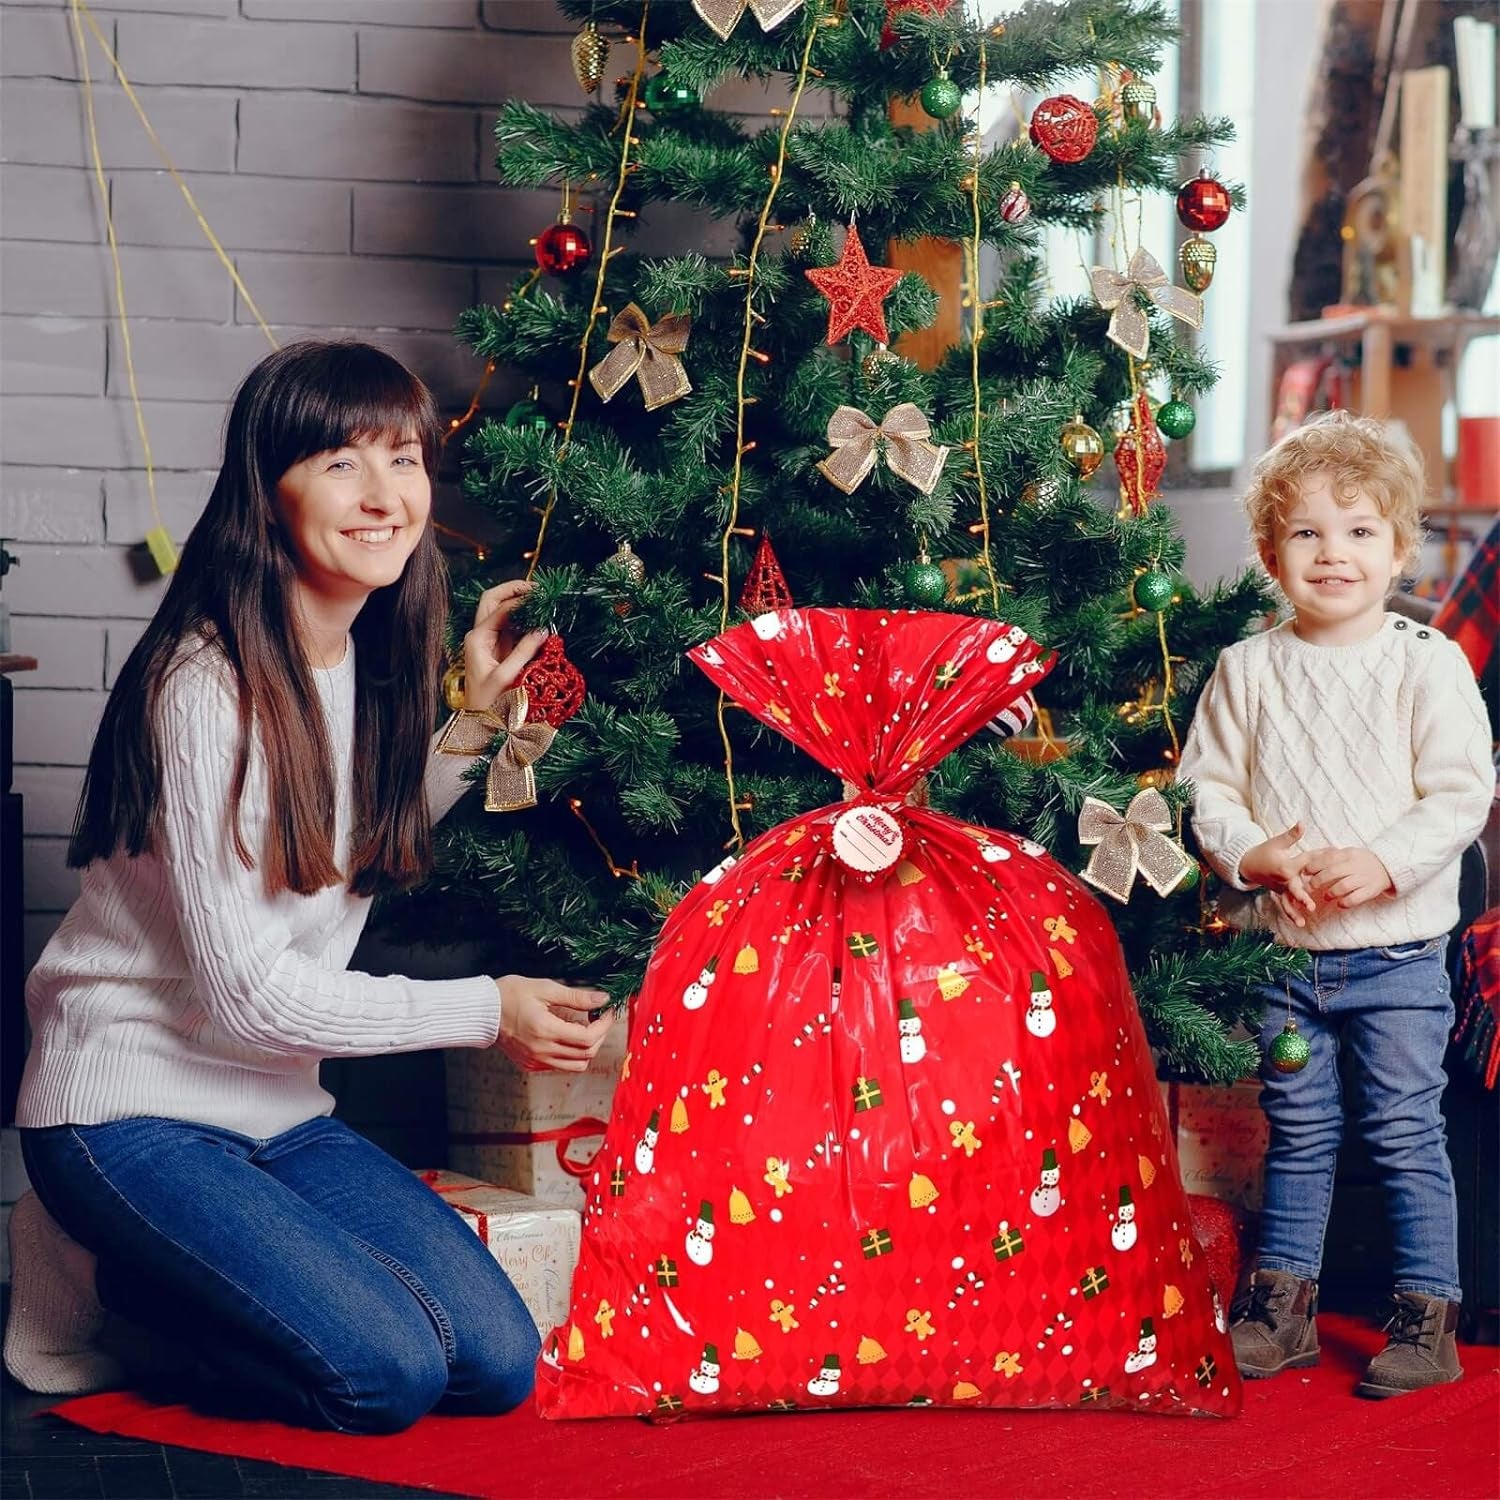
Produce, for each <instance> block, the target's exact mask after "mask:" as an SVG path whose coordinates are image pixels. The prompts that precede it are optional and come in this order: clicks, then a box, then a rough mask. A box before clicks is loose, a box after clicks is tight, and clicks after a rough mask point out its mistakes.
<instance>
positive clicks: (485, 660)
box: [464, 578, 547, 709]
mask: <svg viewBox="0 0 1500 1500" xmlns="http://www.w3.org/2000/svg"><path fill="white" fill-rule="evenodd" d="M530 592H531V585H530V584H529V583H527V582H525V581H524V580H523V579H519V578H517V579H513V580H512V581H511V582H510V583H499V584H496V585H495V587H494V588H492V589H486V590H485V591H484V593H482V594H481V595H480V596H479V604H478V607H477V608H476V609H475V611H474V628H473V629H472V630H470V631H469V633H468V634H467V635H466V636H465V637H464V706H465V707H466V708H474V709H484V708H493V707H494V706H495V704H496V703H497V702H498V701H499V699H500V695H501V694H502V693H503V692H505V690H506V689H507V688H513V687H514V686H515V685H516V683H517V682H519V681H520V678H521V673H522V672H524V671H525V670H526V664H527V663H528V662H529V661H530V660H531V658H532V657H533V656H535V655H536V654H537V652H538V651H540V650H541V649H542V644H543V642H544V641H545V640H546V639H547V632H546V631H545V630H533V631H531V632H529V633H528V634H526V635H523V636H520V637H519V638H518V637H517V636H516V634H515V631H514V630H512V629H511V627H510V617H511V616H512V615H513V614H515V612H516V611H517V610H518V609H519V608H520V607H521V605H522V604H523V603H525V601H526V596H527V594H529V593H530Z"/></svg>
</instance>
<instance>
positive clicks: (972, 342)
mask: <svg viewBox="0 0 1500 1500" xmlns="http://www.w3.org/2000/svg"><path fill="white" fill-rule="evenodd" d="M988 52H989V49H988V48H987V47H986V46H985V42H984V38H983V37H981V38H980V40H979V101H980V103H981V104H982V103H983V102H984V86H985V67H986V63H987V62H988ZM983 146H984V139H983V133H982V131H981V129H980V127H979V123H978V119H977V115H976V119H975V125H974V160H973V164H972V166H971V168H970V171H969V205H970V208H971V209H972V211H973V216H974V233H973V236H972V237H971V238H970V239H968V240H967V241H966V242H965V244H964V266H965V270H966V272H967V279H968V283H969V299H968V300H969V305H970V307H971V309H972V316H973V319H974V323H973V327H972V329H971V331H970V335H969V380H970V383H971V385H972V386H973V390H974V436H973V440H972V442H973V452H972V457H973V460H974V478H975V482H976V483H977V485H978V488H979V525H980V530H981V535H982V546H981V549H980V553H979V558H980V563H981V565H982V567H983V568H984V571H985V575H986V576H987V577H988V578H989V581H990V607H991V608H992V609H993V610H994V611H995V613H996V614H997V615H998V614H999V613H1000V582H999V580H998V579H997V578H996V577H995V559H994V555H993V554H992V553H991V551H990V502H989V491H988V488H987V487H986V484H985V478H984V459H983V457H982V456H981V454H980V451H979V428H980V417H981V414H982V410H983V396H982V395H981V392H980V387H979V344H980V341H981V340H982V339H983V338H984V312H985V304H984V303H983V302H982V301H981V300H980V299H981V296H982V293H981V289H980V285H979V237H980V229H981V225H980V217H979V163H980V159H981V153H982V151H983Z"/></svg>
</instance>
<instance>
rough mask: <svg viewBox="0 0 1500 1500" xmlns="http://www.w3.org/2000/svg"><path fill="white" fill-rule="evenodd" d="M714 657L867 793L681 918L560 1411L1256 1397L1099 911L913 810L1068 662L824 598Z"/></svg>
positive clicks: (547, 1395) (718, 671) (756, 856)
mask: <svg viewBox="0 0 1500 1500" xmlns="http://www.w3.org/2000/svg"><path fill="white" fill-rule="evenodd" d="M691 654H692V656H693V659H694V660H695V661H696V662H697V663H698V665H699V666H700V667H701V668H702V669H703V670H704V672H706V673H707V674H708V676H709V677H710V678H712V679H713V681H714V682H715V683H717V684H718V685H719V686H721V687H722V688H723V689H724V690H725V691H726V692H727V693H729V694H730V695H731V696H732V697H733V698H734V699H735V700H736V701H737V702H738V703H740V704H741V705H743V706H744V707H745V708H746V709H748V710H749V711H750V712H751V713H752V714H754V715H756V716H757V717H758V718H760V719H762V720H763V721H764V722H765V723H767V724H769V725H771V726H772V727H774V728H775V729H777V730H779V731H780V732H781V733H783V734H785V735H786V736H787V737H788V738H789V739H791V740H793V741H795V742H796V743H797V744H799V745H801V746H802V747H803V748H804V749H806V750H807V751H808V752H809V753H810V754H812V755H813V756H815V757H816V758H817V759H818V760H819V761H821V762H822V763H823V764H824V765H825V766H827V767H829V768H830V769H831V770H833V771H835V772H837V773H838V774H839V775H840V776H842V777H843V778H844V779H845V782H846V791H847V792H848V800H846V801H845V802H842V803H839V804H836V805H834V806H831V807H823V808H819V809H818V810H817V811H815V812H810V813H806V814H804V815H803V816H801V817H798V818H794V819H792V820H791V821H790V822H787V823H783V824H782V825H781V826H780V827H778V828H775V829H773V830H772V831H771V832H769V833H767V834H765V835H763V836H762V837H761V838H759V839H757V840H756V841H755V842H754V843H753V844H751V845H750V846H749V847H748V848H747V849H746V850H745V852H744V853H743V854H742V855H741V856H740V857H739V858H738V859H734V858H729V859H725V860H724V861H723V862H722V863H721V864H720V865H718V866H717V867H716V868H714V869H713V870H711V871H709V873H708V874H707V875H705V876H704V877H703V880H702V881H701V883H700V884H699V885H698V886H697V887H695V888H694V889H693V890H692V891H691V892H689V894H688V895H687V896H686V897H685V898H684V899H683V901H682V902H681V903H680V904H679V905H678V907H677V908H676V910H675V911H674V912H673V913H672V915H671V917H670V918H669V920H668V921H667V923H666V926H665V928H664V930H663V932H662V937H661V941H660V945H659V946H658V948H657V951H656V953H655V955H654V957H653V958H652V961H651V965H650V968H649V969H648V971H647V974H646V980H645V984H644V986H643V988H642V990H641V993H640V995H639V997H638V998H637V1001H636V1004H635V1008H634V1016H633V1021H632V1027H631V1034H630V1040H629V1051H628V1054H627V1056H626V1060H625V1064H624V1071H623V1073H622V1076H621V1082H620V1087H619V1090H618V1092H617V1093H616V1095H615V1101H614V1111H613V1115H612V1118H611V1120H610V1125H609V1131H608V1134H607V1135H606V1137H605V1144H604V1148H603V1150H602V1152H601V1153H600V1156H599V1158H598V1160H597V1165H596V1170H595V1171H594V1173H593V1174H592V1176H593V1181H592V1184H591V1186H590V1190H589V1201H588V1208H587V1211H586V1214H585V1218H584V1229H583V1246H582V1255H581V1258H580V1260H579V1264H578V1270H577V1273H576V1275H575V1278H574V1281H573V1295H572V1310H571V1314H570V1316H569V1318H568V1320H567V1322H566V1323H564V1324H562V1325H560V1326H559V1327H558V1329H557V1330H556V1331H555V1332H554V1333H553V1334H552V1335H551V1336H550V1337H549V1338H548V1340H547V1342H546V1344H545V1346H544V1348H543V1352H542V1357H541V1361H540V1365H539V1370H538V1403H539V1405H540V1408H541V1410H542V1412H543V1413H544V1414H545V1415H547V1416H553V1417H602V1416H623V1415H661V1416H667V1415H675V1414H677V1413H681V1412H688V1413H697V1412H728V1411H743V1410H772V1411H788V1410H792V1409H794V1408H797V1409H805V1408H812V1407H830V1406H876V1405H923V1406H925V1405H943V1406H1002V1407H1028V1406H1047V1407H1058V1406H1080V1405H1089V1406H1092V1407H1096V1408H1099V1409H1105V1408H1116V1409H1122V1410H1123V1409H1129V1410H1131V1411H1163V1412H1204V1413H1213V1414H1216V1415H1229V1414H1231V1413H1233V1412H1234V1411H1236V1410H1237V1409H1238V1407H1239V1403H1240V1384H1239V1379H1238V1376H1237V1375H1236V1373H1235V1367H1234V1359H1233V1357H1232V1354H1231V1350H1230V1346H1229V1341H1228V1338H1227V1336H1226V1334H1225V1331H1224V1314H1223V1309H1222V1307H1221V1305H1220V1304H1219V1302H1218V1301H1217V1300H1216V1299H1215V1294H1214V1292H1213V1290H1212V1289H1211V1287H1210V1284H1209V1280H1208V1275H1207V1266H1206V1262H1205V1258H1204V1256H1203V1255H1202V1254H1201V1252H1200V1250H1199V1248H1198V1246H1197V1244H1196V1242H1195V1240H1194V1238H1193V1230H1192V1222H1191V1219H1190V1216H1189V1212H1188V1205H1187V1199H1186V1196H1185V1195H1184V1193H1183V1190H1182V1185H1181V1182H1180V1180H1179V1178H1178V1172H1177V1161H1176V1156H1175V1153H1174V1149H1173V1145H1172V1140H1171V1133H1170V1131H1169V1130H1168V1128H1167V1120H1166V1115H1165V1110H1164V1106H1163V1103H1162V1099H1161V1093H1160V1090H1159V1089H1158V1087H1157V1084H1156V1079H1155V1076H1154V1072H1153V1069H1152V1062H1151V1055H1150V1052H1149V1050H1148V1048H1147V1046H1146V1040H1145V1037H1144V1034H1143V1033H1142V1030H1141V1023H1140V1019H1139V1016H1138V1014H1137V1011H1136V1007H1135V1001H1134V998H1133V996H1132V995H1131V990H1130V983H1129V979H1128V977H1127V974H1126V970H1125V965H1124V962H1123V959H1122V956H1121V953H1120V948H1119V944H1118V941H1117V940H1116V937H1115V933H1114V929H1113V928H1112V927H1111V925H1110V922H1109V919H1108V917H1107V916H1106V915H1105V913H1104V911H1103V910H1102V908H1101V907H1100V905H1099V903H1098V902H1097V901H1096V900H1095V899H1094V897H1093V896H1092V895H1091V894H1090V893H1089V891H1088V890H1087V888H1086V887H1085V886H1084V885H1083V884H1081V883H1080V881H1079V880H1077V879H1076V878H1075V877H1074V876H1073V875H1071V874H1070V873H1069V872H1068V871H1067V870H1065V869H1063V868H1062V867H1061V866H1060V865H1058V864H1056V863H1055V862H1054V861H1053V860H1052V859H1051V858H1050V857H1049V856H1048V854H1047V852H1046V851H1045V850H1044V849H1043V848H1042V847H1041V846H1040V845H1038V844H1035V843H1033V842H1031V841H1030V840H1028V839H1022V838H1017V837H1015V836H1013V835H1011V834H1005V833H997V832H992V831H990V830H988V829H984V828H976V827H971V826H968V825H965V824H963V823H960V822H958V821H956V820H955V819H953V818H950V817H947V816H944V815H943V814H941V813H938V812H933V811H931V810H929V809H928V808H926V807H923V806H922V805H921V798H920V790H919V788H920V784H921V780H922V777H923V775H924V773H925V772H927V771H928V770H930V769H931V768H932V766H934V765H935V764H936V763H937V761H939V760H940V759H941V758H942V757H943V756H944V755H945V754H947V752H948V751H950V750H952V749H953V748H954V747H955V746H957V745H959V744H961V743H962V742H963V741H964V740H965V739H966V738H968V737H969V736H970V735H971V734H973V733H974V732H975V731H976V730H977V729H978V728H979V727H980V726H981V725H983V724H984V723H985V722H986V721H987V720H989V719H991V718H993V717H994V716H995V714H996V713H997V712H998V711H999V710H1001V709H1002V708H1004V707H1005V705H1006V704H1007V703H1009V702H1011V701H1013V700H1014V699H1016V698H1017V697H1019V696H1020V695H1021V694H1022V693H1024V692H1026V691H1027V690H1028V689H1029V688H1031V687H1034V686H1035V685H1036V683H1037V682H1038V681H1039V680H1040V679H1041V677H1042V676H1043V675H1044V674H1045V673H1046V672H1047V670H1048V669H1049V667H1050V666H1051V660H1050V658H1049V656H1048V654H1047V653H1044V652H1043V651H1041V649H1040V648H1039V647H1038V646H1037V645H1036V643H1035V642H1033V641H1032V640H1031V639H1029V638H1028V637H1027V636H1026V634H1025V633H1024V632H1023V631H1021V630H1019V629H1017V628H1014V627H1007V626H1006V625H1004V624H998V623H996V622H994V621H987V620H978V619H973V618H969V617H965V616H961V615H947V614H914V613H904V612H890V613H888V612H884V611H875V610H835V609H806V610H783V611H779V612H776V613H773V614H767V615H762V616H760V617H758V618H757V619H756V620H754V621H753V622H752V623H750V624H746V625H741V626H738V627H737V628H735V629H733V630H730V631H728V632H727V633H726V634H724V635H722V636H720V637H719V638H718V639H717V640H714V641H712V642H710V643H708V644H707V645H704V646H701V647H698V648H697V649H696V650H694V651H693V652H692V653H691Z"/></svg>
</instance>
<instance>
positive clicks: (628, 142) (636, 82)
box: [526, 0, 651, 579]
mask: <svg viewBox="0 0 1500 1500" xmlns="http://www.w3.org/2000/svg"><path fill="white" fill-rule="evenodd" d="M650 10H651V0H642V4H641V18H640V21H639V22H638V23H637V24H636V37H635V71H634V72H633V73H632V74H631V76H630V86H629V88H628V89H627V90H626V93H625V101H624V103H623V105H622V106H621V109H620V119H619V124H620V127H621V144H620V169H619V172H618V173H617V174H616V178H615V189H614V192H613V193H612V194H611V195H610V200H609V209H608V211H607V212H606V213H605V216H604V239H603V243H602V244H601V245H600V248H599V269H598V271H597V272H596V273H595V276H594V295H593V300H592V301H591V303H590V304H589V320H588V323H587V325H586V326H585V327H584V330H583V337H582V338H581V339H580V340H579V342H578V370H577V373H576V374H575V375H574V377H573V379H572V381H571V386H572V391H573V399H572V401H571V402H570V403H569V406H568V415H567V417H566V419H565V420H564V421H563V424H562V430H563V440H562V443H561V444H560V445H559V447H558V450H557V458H558V460H559V461H560V460H561V459H562V457H563V455H564V454H565V453H567V451H568V448H569V447H570V446H571V444H572V442H573V423H574V422H575V421H576V420H577V418H578V402H579V399H580V398H581V397H582V395H583V377H584V374H585V372H586V371H587V370H588V364H589V340H590V339H591V338H592V337H593V334H594V325H595V324H596V323H598V321H599V319H600V317H601V316H602V315H603V313H604V311H605V308H604V279H605V276H606V275H607V274H608V272H609V262H610V258H611V256H613V254H614V253H615V252H614V246H613V241H614V232H615V220H616V218H617V217H619V212H620V199H621V197H622V196H623V195H624V192H625V184H626V183H627V182H628V181H629V180H630V173H631V163H630V153H631V150H632V149H633V148H634V147H635V146H636V145H638V144H639V141H638V139H637V137H636V134H635V111H636V105H637V104H638V102H639V100H640V93H641V78H642V77H643V76H644V74H645V71H646V18H647V16H648V15H649V13H650ZM556 509H557V486H556V485H555V484H554V485H551V486H550V487H549V488H548V490H547V503H546V505H545V506H544V507H543V508H542V519H541V522H540V524H539V525H538V527H537V533H536V541H535V542H533V543H532V546H531V551H530V552H529V553H528V554H527V568H526V577H527V578H528V579H530V578H532V577H534V576H535V574H536V570H537V569H538V568H539V567H540V566H541V562H542V546H543V544H544V543H545V541H546V539H547V526H548V524H549V522H550V521H551V520H552V512H553V511H554V510H556Z"/></svg>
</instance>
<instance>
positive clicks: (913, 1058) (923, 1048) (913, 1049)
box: [896, 1000, 927, 1063]
mask: <svg viewBox="0 0 1500 1500" xmlns="http://www.w3.org/2000/svg"><path fill="white" fill-rule="evenodd" d="M896 1030H897V1031H898V1032H900V1034H901V1061H902V1062H904V1063H918V1062H921V1061H922V1059H923V1058H924V1057H926V1056H927V1043H926V1042H925V1041H924V1040H923V1039H922V1018H921V1016H919V1015H918V1014H917V1008H916V1006H915V1005H913V1004H912V1002H911V1001H910V1000H902V1001H901V1003H900V1019H899V1020H898V1021H897V1022H896Z"/></svg>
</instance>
